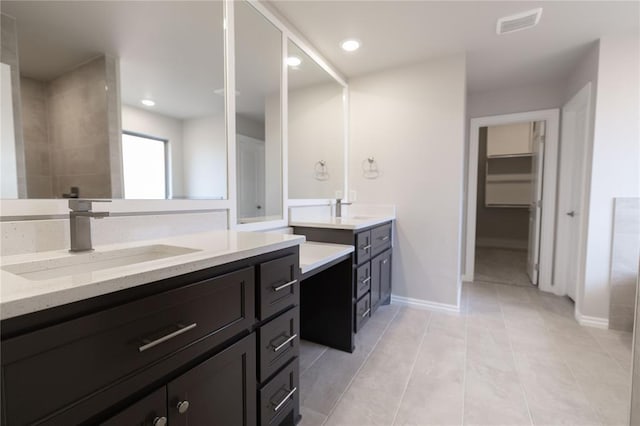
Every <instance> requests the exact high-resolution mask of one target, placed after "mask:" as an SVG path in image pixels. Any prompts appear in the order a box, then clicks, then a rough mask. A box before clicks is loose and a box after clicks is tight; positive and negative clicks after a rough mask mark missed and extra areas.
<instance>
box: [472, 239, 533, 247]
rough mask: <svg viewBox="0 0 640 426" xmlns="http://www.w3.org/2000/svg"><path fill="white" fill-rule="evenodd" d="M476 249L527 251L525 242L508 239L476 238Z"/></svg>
mask: <svg viewBox="0 0 640 426" xmlns="http://www.w3.org/2000/svg"><path fill="white" fill-rule="evenodd" d="M476 247H487V248H504V249H514V250H527V248H528V242H527V240H514V239H508V238H477V239H476Z"/></svg>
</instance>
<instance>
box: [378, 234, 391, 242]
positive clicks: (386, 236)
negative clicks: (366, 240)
mask: <svg viewBox="0 0 640 426" xmlns="http://www.w3.org/2000/svg"><path fill="white" fill-rule="evenodd" d="M378 239H379V240H382V241H387V240H388V239H389V236H388V235H385V236H384V237H378Z"/></svg>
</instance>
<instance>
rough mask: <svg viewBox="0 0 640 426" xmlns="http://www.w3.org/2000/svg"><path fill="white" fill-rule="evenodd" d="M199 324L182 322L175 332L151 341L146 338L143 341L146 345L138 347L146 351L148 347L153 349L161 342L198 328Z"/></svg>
mask: <svg viewBox="0 0 640 426" xmlns="http://www.w3.org/2000/svg"><path fill="white" fill-rule="evenodd" d="M197 325H198V324H196V323H195V322H194V323H193V324H190V325H186V326H185V325H182V324H178V330H176V331H174V332H173V333H169V334H167V335H164V336H162V337H160V338H159V339H156V340H152V341H149V340H148V339H144V340H143V341H142V342H143V343H144V345H142V346H140V347H139V348H138V351H139V352H144V351H146V350H147V349H151V348H153V347H154V346H157V345H159V344H160V343H163V342H166V341H167V340H169V339H173V338H174V337H176V336H179V335H181V334H182V333H186V332H187V331H189V330H193V329H194V328H196V326H197Z"/></svg>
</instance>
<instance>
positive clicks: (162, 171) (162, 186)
mask: <svg viewBox="0 0 640 426" xmlns="http://www.w3.org/2000/svg"><path fill="white" fill-rule="evenodd" d="M166 152H167V141H165V140H162V139H157V138H152V137H149V136H143V135H134V134H131V133H123V134H122V169H123V175H124V196H125V198H132V199H163V198H167V195H168V194H167V179H166V177H167V169H168V168H169V167H168V164H167V156H166Z"/></svg>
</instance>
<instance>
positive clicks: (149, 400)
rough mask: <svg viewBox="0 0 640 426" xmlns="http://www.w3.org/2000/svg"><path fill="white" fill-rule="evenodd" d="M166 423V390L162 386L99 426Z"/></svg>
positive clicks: (154, 425) (153, 425) (139, 425)
mask: <svg viewBox="0 0 640 426" xmlns="http://www.w3.org/2000/svg"><path fill="white" fill-rule="evenodd" d="M163 421H164V423H163ZM166 423H167V388H166V387H164V386H163V387H161V388H160V389H158V390H157V391H155V392H153V393H151V394H149V395H147V396H145V397H144V398H142V399H141V400H140V401H138V402H136V403H135V404H133V405H130V406H129V407H127V408H125V409H124V410H122V411H121V412H120V413H118V414H116V415H115V416H113V417H111V418H110V419H109V420H107V421H106V422H103V423H100V425H101V426H122V425H131V426H159V425H162V424H166Z"/></svg>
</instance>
